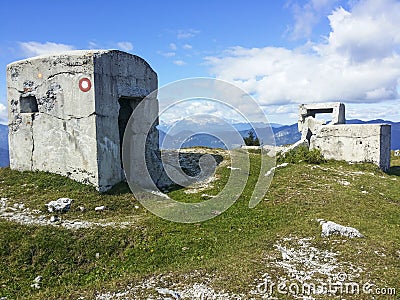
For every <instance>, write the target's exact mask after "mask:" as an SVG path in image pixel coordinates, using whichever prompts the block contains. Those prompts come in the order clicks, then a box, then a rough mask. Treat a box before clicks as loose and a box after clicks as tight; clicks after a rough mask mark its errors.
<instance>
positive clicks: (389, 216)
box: [0, 153, 400, 299]
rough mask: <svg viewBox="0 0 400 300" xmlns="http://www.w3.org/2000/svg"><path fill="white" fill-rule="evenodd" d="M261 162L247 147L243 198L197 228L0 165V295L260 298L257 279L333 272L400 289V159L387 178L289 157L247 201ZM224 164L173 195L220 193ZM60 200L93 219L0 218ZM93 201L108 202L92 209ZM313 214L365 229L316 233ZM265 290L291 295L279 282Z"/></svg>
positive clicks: (121, 192)
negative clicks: (208, 181) (207, 181)
mask: <svg viewBox="0 0 400 300" xmlns="http://www.w3.org/2000/svg"><path fill="white" fill-rule="evenodd" d="M259 159H260V157H259V154H257V153H252V154H251V162H252V169H251V174H250V178H249V182H248V185H247V186H246V188H245V191H244V192H243V194H242V196H241V197H240V198H239V200H238V201H237V202H236V203H235V204H234V205H233V206H232V207H231V208H230V209H228V211H226V212H224V213H222V214H221V215H219V216H217V217H216V218H214V219H212V220H208V221H206V222H203V223H200V224H179V223H172V222H169V221H165V220H162V219H160V218H158V217H156V216H154V215H153V214H151V213H150V212H148V211H147V210H145V209H144V208H143V207H142V206H141V205H140V203H139V202H138V201H136V200H135V199H134V197H133V196H132V194H131V193H130V192H129V189H128V187H127V186H126V185H124V184H120V185H119V186H117V187H115V188H114V190H112V191H111V192H110V193H107V194H99V193H98V192H96V191H95V190H94V189H93V188H91V187H89V186H86V185H82V184H79V183H76V182H74V181H72V180H69V179H66V178H64V177H61V176H57V175H52V174H47V173H43V172H23V173H20V172H16V171H11V170H10V169H8V168H2V169H0V197H1V198H2V201H3V202H6V204H5V205H7V207H4V206H3V208H2V210H1V212H2V213H1V215H2V218H0V245H1V247H0V298H1V297H7V299H78V298H79V299H167V298H168V297H169V298H168V299H175V298H176V297H177V295H174V294H173V292H172V291H173V290H174V291H176V290H179V291H180V293H181V296H182V295H186V296H187V295H191V296H187V297H186V298H187V299H212V298H206V297H205V296H204V295H211V294H213V293H214V295H220V298H214V299H239V298H234V297H236V296H237V297H239V296H240V297H241V298H242V299H249V298H251V297H254V299H261V297H262V293H263V292H262V291H261V289H257V285H258V286H259V287H260V283H261V282H262V280H264V279H265V278H271V279H270V280H271V281H273V282H276V283H279V282H280V281H282V280H286V281H285V282H296V283H299V282H303V281H304V280H306V281H308V282H312V283H319V282H322V281H324V280H325V281H329V280H336V279H335V278H331V277H334V276H333V274H339V273H344V274H346V276H347V279H348V280H349V282H350V281H351V282H353V281H355V282H357V283H358V282H359V283H360V284H361V283H365V282H368V283H371V284H374V285H375V287H380V288H396V289H397V292H398V293H400V285H399V280H398V279H399V278H400V178H399V176H400V158H395V157H393V159H392V165H393V167H392V168H391V171H390V172H389V174H385V173H383V172H381V171H380V170H378V169H377V168H376V167H375V166H373V165H369V164H360V165H349V164H346V163H342V162H327V163H324V164H320V165H312V164H307V163H304V162H300V163H296V164H289V165H288V166H287V167H282V168H279V169H277V170H276V172H275V177H274V180H273V182H272V185H271V187H270V189H269V191H268V193H267V195H266V196H265V198H264V199H263V201H261V203H260V204H259V205H258V206H256V207H255V208H254V209H250V208H248V201H249V199H250V195H251V191H252V189H253V188H254V182H255V179H256V178H257V176H258V167H257V162H258V161H259ZM230 172H234V170H230V169H228V168H227V164H220V167H219V169H218V178H219V180H218V181H217V182H214V184H213V185H212V187H209V188H208V189H205V190H201V191H199V192H198V193H194V194H186V193H184V190H183V189H182V190H175V191H173V192H171V196H172V195H173V196H174V198H178V199H179V198H181V199H183V200H185V201H188V202H194V201H199V200H200V199H204V197H205V196H204V194H208V195H213V194H216V193H217V192H218V188H220V183H222V182H224V181H225V180H226V178H227V177H228V176H229V174H230ZM60 197H69V198H72V199H74V202H73V204H72V208H71V210H70V211H69V212H67V213H66V214H63V215H61V218H62V219H63V220H65V219H68V220H76V222H78V221H85V222H89V223H90V222H91V223H90V224H92V225H93V226H92V227H89V228H81V229H76V230H71V229H67V228H64V227H62V226H59V225H58V226H57V225H56V226H54V225H46V226H42V225H31V226H27V225H22V224H18V223H16V222H13V221H10V220H9V217H7V213H9V214H11V213H15V212H24V210H25V213H31V214H32V215H33V216H37V218H39V216H40V215H43V216H44V217H42V220H44V221H46V220H48V219H49V218H50V216H51V214H50V213H47V212H46V209H45V206H44V204H45V203H47V202H49V201H50V200H56V199H57V198H60ZM4 198H7V201H6V200H5V199H4ZM21 203H23V204H24V207H22V206H20V204H21ZM100 205H105V206H106V210H104V211H97V212H96V211H94V208H95V207H96V206H100ZM80 206H83V207H84V208H85V209H84V211H82V210H81V209H80V208H79V207H80ZM26 209H29V211H28V210H26ZM36 210H40V211H41V212H39V211H36ZM8 216H10V215H8ZM316 219H324V220H329V221H334V222H336V223H339V224H342V225H346V226H351V227H355V228H357V229H358V230H359V231H360V232H361V233H362V234H363V235H364V236H365V237H364V238H357V239H350V238H346V237H342V236H337V235H336V236H332V237H328V238H326V237H325V238H324V237H321V226H320V225H319V223H318V222H317V221H316ZM111 222H113V223H111ZM307 251H308V252H307ZM288 253H289V254H288ZM284 254H285V255H286V258H285V257H284V256H285V255H284ZM288 256H289V257H291V259H288V258H287V257H288ZM295 256H296V257H295ZM290 266H291V267H290ZM291 268H292V269H291ZM293 268H297V269H296V270H294V269H293ZM296 272H297V273H296ZM301 272H303V273H301ZM296 274H297V275H298V274H300V275H301V276H303V275H304V276H303V278H300V279H299V278H297V277H296V276H297V275H296ZM295 275H296V276H295ZM305 275H307V276H308V277H307V276H305ZM37 276H42V279H41V280H40V282H39V284H38V287H40V288H36V287H35V286H31V285H32V284H33V283H34V279H35V278H36V277H37ZM268 276H269V277H268ZM293 276H294V277H293ZM118 292H119V293H120V294H116V293H118ZM195 293H197V294H195ZM257 293H258V294H257ZM265 293H266V292H264V294H265ZM374 293H375V294H376V293H377V291H376V290H374ZM251 294H253V296H251ZM199 295H200V296H201V295H203V298H200V296H199ZM221 295H222V296H221ZM223 295H225V296H223ZM235 295H236V296H235ZM273 295H274V296H276V297H279V298H282V297H283V298H285V297H287V298H288V299H292V298H293V297H292V296H291V295H284V294H281V293H279V292H278V291H277V290H276V289H275V290H273ZM224 297H225V298H224ZM343 297H344V298H346V299H348V298H349V299H372V297H373V296H372V295H371V294H358V295H354V294H350V295H349V294H346V295H344V296H343ZM375 297H376V296H375ZM315 298H318V299H319V298H321V299H325V298H326V299H328V298H330V297H328V296H327V295H323V294H322V295H316V296H315ZM392 299H393V298H392Z"/></svg>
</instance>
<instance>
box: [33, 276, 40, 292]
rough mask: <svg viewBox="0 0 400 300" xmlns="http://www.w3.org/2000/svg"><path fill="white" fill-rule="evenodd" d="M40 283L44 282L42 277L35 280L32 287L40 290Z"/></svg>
mask: <svg viewBox="0 0 400 300" xmlns="http://www.w3.org/2000/svg"><path fill="white" fill-rule="evenodd" d="M40 281H42V276H37V277H36V278H35V279H34V280H33V283H32V284H31V287H32V288H35V289H40Z"/></svg>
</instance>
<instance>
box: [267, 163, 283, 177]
mask: <svg viewBox="0 0 400 300" xmlns="http://www.w3.org/2000/svg"><path fill="white" fill-rule="evenodd" d="M287 165H288V163H283V164H280V165H277V166H276V167H272V168H271V169H269V170H268V172H267V173H265V176H269V175H271V174H272V172H274V171H275V170H276V169H278V168H283V167H286V166H287Z"/></svg>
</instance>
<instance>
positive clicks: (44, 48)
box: [19, 42, 75, 57]
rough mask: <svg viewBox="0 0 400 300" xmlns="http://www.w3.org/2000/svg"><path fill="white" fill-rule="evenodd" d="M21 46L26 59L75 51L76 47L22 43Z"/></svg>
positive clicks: (48, 43) (47, 43)
mask: <svg viewBox="0 0 400 300" xmlns="http://www.w3.org/2000/svg"><path fill="white" fill-rule="evenodd" d="M19 45H20V47H21V50H22V52H23V54H24V56H26V57H31V56H37V55H45V54H52V53H58V52H64V51H69V50H74V49H75V47H74V46H71V45H65V44H57V43H52V42H46V43H39V42H20V43H19Z"/></svg>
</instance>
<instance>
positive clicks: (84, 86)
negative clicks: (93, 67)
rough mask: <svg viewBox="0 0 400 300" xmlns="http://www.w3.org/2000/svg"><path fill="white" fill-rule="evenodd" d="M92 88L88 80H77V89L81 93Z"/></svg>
mask: <svg viewBox="0 0 400 300" xmlns="http://www.w3.org/2000/svg"><path fill="white" fill-rule="evenodd" d="M91 88H92V83H91V82H90V79H89V78H86V77H85V78H81V79H80V80H79V89H80V90H81V91H82V92H88V91H89V90H90V89H91Z"/></svg>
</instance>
